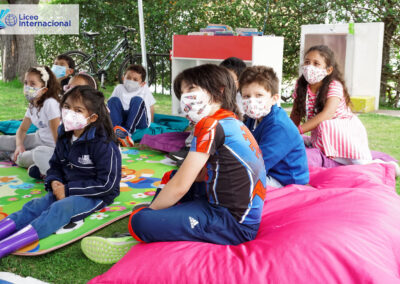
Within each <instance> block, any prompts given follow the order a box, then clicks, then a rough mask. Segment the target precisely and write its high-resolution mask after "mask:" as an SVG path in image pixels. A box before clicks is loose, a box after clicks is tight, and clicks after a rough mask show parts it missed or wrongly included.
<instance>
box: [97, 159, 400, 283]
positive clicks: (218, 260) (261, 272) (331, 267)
mask: <svg viewBox="0 0 400 284" xmlns="http://www.w3.org/2000/svg"><path fill="white" fill-rule="evenodd" d="M310 183H311V184H312V185H313V186H314V187H311V186H299V185H289V186H286V187H284V188H281V189H273V188H272V189H270V190H269V192H268V193H267V201H266V206H265V207H264V212H263V218H262V222H261V226H260V230H259V233H258V235H257V238H256V239H255V240H254V241H251V242H247V243H244V244H241V245H238V246H222V245H214V244H209V243H196V242H168V243H167V242H164V243H161V242H160V243H151V244H139V245H136V246H135V247H133V248H132V249H131V250H130V251H129V253H128V254H127V255H126V256H125V257H124V258H123V259H122V260H121V261H119V262H118V263H117V264H115V265H114V266H113V267H112V268H111V269H110V270H109V271H108V272H106V273H104V274H102V275H100V276H98V277H96V278H94V279H92V280H91V281H90V283H338V282H340V283H398V282H399V281H400V276H399V267H400V197H399V196H398V195H397V194H396V192H395V190H394V186H393V184H394V171H393V169H392V167H390V166H387V165H378V164H372V165H367V166H343V167H337V168H332V169H320V168H313V169H312V170H311V182H310Z"/></svg>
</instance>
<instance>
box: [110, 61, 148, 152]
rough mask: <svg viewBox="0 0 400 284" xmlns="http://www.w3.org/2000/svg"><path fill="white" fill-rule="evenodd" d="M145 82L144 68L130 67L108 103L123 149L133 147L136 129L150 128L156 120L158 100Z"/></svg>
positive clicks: (139, 66)
mask: <svg viewBox="0 0 400 284" xmlns="http://www.w3.org/2000/svg"><path fill="white" fill-rule="evenodd" d="M145 80H146V70H145V69H144V68H143V66H141V65H130V66H129V67H128V69H127V70H126V71H125V75H124V83H123V84H119V85H118V86H116V87H115V89H114V91H113V93H112V94H111V97H110V99H109V100H108V102H107V105H108V108H109V109H110V115H111V121H112V123H113V126H114V131H115V134H116V135H117V137H118V141H119V142H120V144H121V146H123V147H126V146H129V147H132V146H133V141H132V139H131V135H132V134H133V133H134V132H135V130H136V129H143V128H147V127H149V126H150V123H151V122H152V121H153V118H154V104H155V103H156V100H155V99H154V97H153V95H152V93H151V91H150V89H149V87H148V86H147V85H146V82H145Z"/></svg>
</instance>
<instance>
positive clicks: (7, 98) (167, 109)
mask: <svg viewBox="0 0 400 284" xmlns="http://www.w3.org/2000/svg"><path fill="white" fill-rule="evenodd" d="M113 90H114V86H106V89H100V91H102V92H103V93H104V96H105V97H106V98H109V97H110V96H111V93H112V91H113ZM153 95H154V98H155V99H156V101H157V103H156V106H155V111H156V113H162V114H171V96H168V95H162V94H153ZM27 106H28V102H27V101H26V100H25V97H24V94H23V85H22V83H20V82H19V81H18V80H14V81H12V82H9V83H3V82H2V81H0V120H9V119H22V118H23V117H24V115H25V111H26V108H27Z"/></svg>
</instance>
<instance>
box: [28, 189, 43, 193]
mask: <svg viewBox="0 0 400 284" xmlns="http://www.w3.org/2000/svg"><path fill="white" fill-rule="evenodd" d="M41 193H42V191H41V190H40V189H34V190H32V191H31V194H41Z"/></svg>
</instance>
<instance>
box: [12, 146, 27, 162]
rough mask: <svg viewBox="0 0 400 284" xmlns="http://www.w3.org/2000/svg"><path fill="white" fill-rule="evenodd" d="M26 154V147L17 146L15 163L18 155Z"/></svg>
mask: <svg viewBox="0 0 400 284" xmlns="http://www.w3.org/2000/svg"><path fill="white" fill-rule="evenodd" d="M23 152H25V148H24V146H17V148H16V149H15V152H14V162H16V161H17V158H18V155H19V154H21V153H23Z"/></svg>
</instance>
